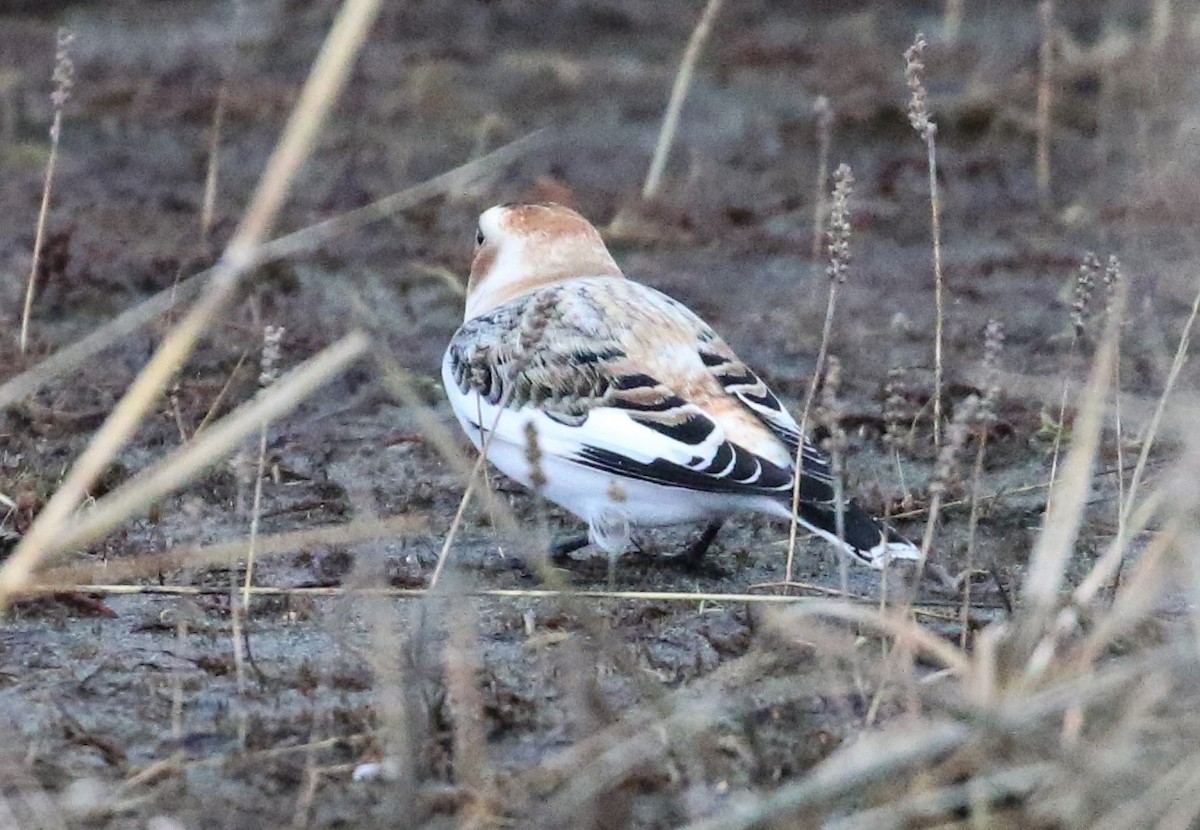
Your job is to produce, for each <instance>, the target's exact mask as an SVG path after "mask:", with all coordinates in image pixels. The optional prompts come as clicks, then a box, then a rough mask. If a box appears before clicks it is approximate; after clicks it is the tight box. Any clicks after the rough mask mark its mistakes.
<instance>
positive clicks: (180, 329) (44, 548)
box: [0, 0, 379, 611]
mask: <svg viewBox="0 0 1200 830" xmlns="http://www.w3.org/2000/svg"><path fill="white" fill-rule="evenodd" d="M378 5H379V0H346V2H345V4H344V5H343V6H342V8H341V11H340V12H339V14H338V17H337V18H336V19H335V20H334V23H333V28H332V30H331V31H330V33H329V35H328V37H327V38H326V40H325V43H324V45H323V46H322V49H321V52H320V54H319V55H318V56H317V60H316V62H315V64H314V65H313V69H312V71H311V72H310V73H309V76H308V80H307V81H306V83H305V86H304V89H303V90H302V91H301V93H300V100H299V103H298V104H297V109H301V108H303V109H305V110H306V111H305V112H303V113H300V112H296V111H293V114H292V117H291V119H289V121H288V125H287V129H286V131H285V133H284V135H283V137H282V138H281V139H280V140H279V143H278V144H277V145H276V149H275V152H274V153H273V154H272V157H271V159H270V161H269V162H268V163H267V170H266V172H265V173H264V174H263V178H262V181H261V182H260V184H259V187H258V190H257V192H256V193H255V196H254V199H253V201H252V202H251V204H250V207H249V208H248V209H247V211H246V215H245V217H244V219H243V221H242V223H241V225H240V226H239V227H238V230H237V233H236V234H235V235H234V238H233V240H232V241H231V242H230V243H229V247H228V248H226V250H225V254H224V255H223V256H222V258H221V261H220V262H219V263H218V264H217V268H216V269H215V273H214V274H213V277H212V280H211V282H210V283H209V285H208V286H207V290H206V291H205V294H204V296H202V297H201V298H200V300H199V302H197V304H196V305H195V306H193V308H192V309H191V310H190V311H189V312H188V313H187V315H186V316H184V318H183V319H182V320H180V322H179V324H178V325H176V326H175V327H174V328H173V329H171V331H170V332H168V334H167V336H166V337H165V338H164V339H163V342H162V343H161V344H160V345H159V347H158V350H157V351H156V352H155V354H154V356H153V357H152V358H151V359H150V362H149V363H147V364H146V366H145V367H143V369H142V371H141V372H140V373H139V374H138V376H137V377H136V378H135V379H134V381H133V383H132V384H131V385H130V387H129V389H128V390H127V391H126V392H125V395H124V396H123V397H122V398H121V400H120V401H119V402H118V403H117V405H116V406H115V407H113V411H112V413H111V414H110V415H109V417H108V419H107V420H105V422H104V424H103V425H102V426H101V427H100V429H99V430H98V431H97V432H96V434H95V435H94V436H93V437H92V440H91V441H90V442H89V444H88V446H87V448H86V449H85V450H84V451H83V453H82V455H80V457H79V458H78V459H77V460H76V462H75V464H74V466H73V467H72V468H71V471H70V472H69V473H68V474H67V476H66V479H65V480H64V481H63V482H62V484H60V485H59V487H58V489H57V490H56V491H55V493H54V495H53V496H51V498H50V500H49V501H47V502H46V505H45V506H44V507H43V508H42V511H41V512H40V513H39V514H38V517H37V519H36V520H34V523H33V525H32V526H31V527H30V528H29V530H28V531H27V532H26V533H25V535H24V537H23V538H22V539H21V542H20V544H19V545H18V546H17V549H16V551H15V552H14V553H13V554H12V555H11V556H10V557H9V558H8V559H7V560H5V562H4V565H3V566H2V567H0V611H2V610H4V608H6V607H7V605H8V599H9V597H10V596H11V595H12V594H13V593H14V592H16V591H18V590H20V589H21V588H22V587H24V586H25V585H27V584H28V583H29V579H30V576H31V575H32V574H33V571H34V568H36V567H37V565H38V563H39V562H41V561H42V560H43V559H44V558H45V557H46V556H47V555H49V554H50V553H51V552H52V551H53V544H54V540H55V539H56V538H57V537H58V535H59V534H60V533H62V532H63V528H64V527H65V526H66V524H67V522H68V519H69V517H70V515H71V512H72V511H73V510H75V508H76V507H77V506H78V505H79V503H80V502H81V501H82V500H83V498H84V496H85V495H86V494H87V491H88V488H90V487H91V486H92V484H93V482H95V480H96V478H97V477H98V476H99V475H100V474H101V473H102V472H103V471H104V468H105V467H106V466H107V465H108V463H109V461H111V460H112V458H113V456H115V455H116V454H117V453H118V452H120V450H121V448H122V447H124V446H125V444H126V443H127V442H128V441H129V439H130V438H131V437H132V436H133V433H134V432H135V431H136V430H137V428H138V426H139V424H141V422H142V419H143V418H144V417H145V415H146V412H148V411H149V409H150V408H151V407H152V406H153V405H154V403H155V401H157V400H158V398H159V396H160V395H161V394H162V391H163V389H164V388H165V387H166V385H167V383H168V382H169V381H170V379H171V378H172V377H174V376H175V374H176V373H177V372H178V371H179V369H180V367H181V366H182V365H183V363H184V362H185V361H186V360H187V358H188V356H189V355H190V354H191V352H192V349H193V348H194V347H195V344H196V342H197V341H198V340H199V338H200V336H201V335H202V334H203V332H204V331H205V329H206V328H207V327H208V325H209V323H211V322H212V320H213V319H215V318H216V316H217V315H218V314H219V313H220V311H221V310H222V309H223V308H224V307H225V305H226V304H227V303H228V302H229V300H230V299H231V298H232V297H233V294H234V290H235V289H236V287H237V284H238V279H239V278H240V277H241V275H242V274H243V273H245V271H246V270H248V269H249V268H250V267H251V266H252V265H253V264H254V250H255V248H256V247H257V246H258V245H259V243H261V242H262V235H263V234H265V233H266V231H267V229H268V228H269V227H270V223H271V222H272V220H273V219H274V217H275V213H276V212H277V210H278V208H279V206H280V204H282V202H283V199H284V198H285V197H286V195H287V188H288V185H289V183H290V181H291V179H292V177H293V176H294V175H295V173H296V171H297V169H298V168H299V166H300V165H301V164H302V163H303V161H304V160H305V158H307V156H308V153H309V152H310V150H311V149H312V142H313V138H314V137H315V135H316V131H317V129H318V128H319V127H320V125H321V123H322V121H323V120H324V116H325V114H326V113H327V112H328V110H329V108H330V106H331V105H332V103H333V98H334V97H335V95H336V94H337V92H338V90H340V89H341V87H342V85H343V84H344V83H345V80H346V78H347V76H348V75H349V70H350V62H351V59H352V58H353V56H354V54H355V53H356V52H357V50H358V47H359V45H360V44H361V43H362V40H363V38H364V37H365V36H366V32H367V29H368V27H369V26H370V24H371V22H372V21H373V20H374V17H375V13H376V12H377V11H378Z"/></svg>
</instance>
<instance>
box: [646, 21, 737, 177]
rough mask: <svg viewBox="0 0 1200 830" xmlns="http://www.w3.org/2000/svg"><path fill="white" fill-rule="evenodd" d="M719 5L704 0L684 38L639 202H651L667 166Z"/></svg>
mask: <svg viewBox="0 0 1200 830" xmlns="http://www.w3.org/2000/svg"><path fill="white" fill-rule="evenodd" d="M723 3H724V0H708V3H707V4H705V6H704V12H703V13H702V14H701V15H700V20H698V21H697V22H696V28H695V29H693V30H692V36H691V38H689V39H688V44H687V48H686V49H685V50H684V52H683V60H681V61H680V62H679V71H678V72H677V73H676V75H675V85H674V86H673V87H672V88H671V98H670V100H669V101H668V102H667V110H666V113H665V114H664V115H663V124H662V129H660V130H659V131H658V143H657V144H655V145H654V156H653V157H652V158H651V159H650V169H649V170H648V171H647V172H646V182H645V184H643V185H642V198H643V199H646V200H649V199H653V198H654V197H655V196H656V195H657V194H658V188H659V186H660V185H661V184H662V175H663V170H665V169H666V166H667V156H668V155H669V154H670V152H671V144H672V143H673V142H674V141H675V132H676V130H677V129H678V128H679V114H680V113H681V112H682V111H683V101H684V99H685V98H687V94H688V89H690V88H691V85H692V74H693V73H694V72H695V70H696V61H697V60H699V59H700V51H701V50H702V49H703V48H704V43H705V41H707V40H708V36H709V34H710V33H711V32H712V26H713V21H714V20H716V17H717V12H719V11H720V10H721V6H722V4H723Z"/></svg>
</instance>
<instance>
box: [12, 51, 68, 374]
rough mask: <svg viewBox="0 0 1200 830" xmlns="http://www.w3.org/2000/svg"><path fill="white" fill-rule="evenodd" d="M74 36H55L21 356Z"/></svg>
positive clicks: (59, 133)
mask: <svg viewBox="0 0 1200 830" xmlns="http://www.w3.org/2000/svg"><path fill="white" fill-rule="evenodd" d="M74 39H75V35H73V34H71V32H70V31H69V30H68V29H66V28H65V27H64V28H60V29H59V30H58V34H57V35H56V36H55V49H54V73H53V76H52V80H53V81H54V92H52V93H50V102H51V103H52V104H53V105H54V120H53V121H52V122H51V124H50V155H49V157H48V158H47V159H46V172H45V175H44V177H43V179H42V203H41V206H40V207H39V208H38V216H37V226H36V229H35V231H34V236H33V261H32V262H31V263H30V266H29V281H28V283H27V284H26V286H25V306H24V308H23V309H22V310H21V334H20V338H19V341H18V342H19V344H20V348H21V354H25V350H26V348H27V347H28V345H29V318H30V315H32V314H33V295H34V291H35V290H36V287H37V273H38V264H39V263H40V262H41V258H42V243H43V241H44V240H45V236H46V214H47V213H49V211H50V190H51V188H52V186H53V183H54V169H55V166H56V165H57V163H58V145H59V141H60V139H61V138H62V123H63V109H64V108H65V107H66V105H67V100H68V99H69V98H70V97H71V87H73V86H74V85H75V63H74V61H72V60H71V49H70V47H71V41H73V40H74Z"/></svg>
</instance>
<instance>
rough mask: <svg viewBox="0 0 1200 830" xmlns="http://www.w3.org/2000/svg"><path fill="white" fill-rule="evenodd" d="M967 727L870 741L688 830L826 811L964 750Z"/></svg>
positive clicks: (935, 727)
mask: <svg viewBox="0 0 1200 830" xmlns="http://www.w3.org/2000/svg"><path fill="white" fill-rule="evenodd" d="M969 736H970V730H969V729H968V728H967V727H966V726H962V725H960V724H956V723H930V724H922V725H921V726H920V727H914V728H913V729H912V730H910V731H909V732H907V733H906V734H903V735H901V734H898V733H897V732H890V733H887V734H883V735H872V734H868V735H865V736H864V737H863V738H862V739H860V740H859V741H856V742H855V743H854V744H852V745H851V746H849V747H847V748H846V749H844V750H841V751H839V752H835V753H834V755H833V756H832V757H830V758H829V759H828V760H826V761H824V762H823V763H821V764H819V765H818V766H817V768H816V769H814V770H813V771H812V772H810V773H809V774H808V775H807V776H804V777H802V778H801V779H800V780H799V781H797V782H795V783H791V784H785V785H784V786H782V787H780V788H779V789H777V790H775V791H773V792H770V793H768V794H766V795H763V796H760V797H753V798H750V797H745V798H739V799H732V800H731V804H730V806H729V807H728V808H727V809H726V810H724V811H723V812H722V813H721V814H718V815H717V816H715V817H713V818H711V819H706V820H702V821H698V822H694V823H692V824H689V825H686V828H685V830H753V828H758V827H765V826H770V825H771V824H773V823H776V822H779V821H780V820H785V817H794V816H795V815H796V814H797V813H800V812H801V811H802V810H808V809H814V808H816V807H820V806H823V805H826V804H828V803H830V802H832V801H834V800H835V799H837V798H840V797H841V796H842V795H843V794H845V793H848V792H852V791H857V790H863V789H864V788H866V787H868V786H869V785H870V784H872V783H874V782H876V781H881V780H886V779H889V778H894V777H896V776H898V775H901V774H903V773H904V772H905V771H906V770H908V769H911V768H914V767H919V766H921V765H924V764H929V763H931V762H933V761H934V760H935V759H937V758H940V757H942V756H943V755H945V754H946V753H948V752H950V751H951V750H953V749H955V748H957V747H958V746H960V745H961V744H963V743H964V742H965V741H966V740H967V738H968V737H969Z"/></svg>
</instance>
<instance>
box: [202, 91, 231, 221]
mask: <svg viewBox="0 0 1200 830" xmlns="http://www.w3.org/2000/svg"><path fill="white" fill-rule="evenodd" d="M228 95H229V92H228V89H227V82H226V81H225V80H222V81H221V85H220V86H219V87H218V88H217V104H216V107H215V108H214V109H213V120H212V125H211V126H210V127H209V130H208V164H207V165H205V172H204V199H203V201H202V202H201V206H200V243H201V244H202V245H207V244H208V237H209V234H210V233H212V226H213V217H214V216H215V215H216V211H217V175H218V173H219V171H220V166H221V161H220V150H221V129H222V128H223V127H224V125H225V99H226V98H227V97H228Z"/></svg>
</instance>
